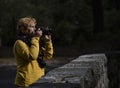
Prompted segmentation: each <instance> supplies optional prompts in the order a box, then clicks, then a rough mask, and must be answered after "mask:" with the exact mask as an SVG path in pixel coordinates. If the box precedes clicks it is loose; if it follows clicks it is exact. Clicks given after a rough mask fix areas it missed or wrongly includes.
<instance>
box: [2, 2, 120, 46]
mask: <svg viewBox="0 0 120 88" xmlns="http://www.w3.org/2000/svg"><path fill="white" fill-rule="evenodd" d="M93 1H94V0H0V30H1V31H0V37H1V39H2V45H3V46H13V43H14V41H15V37H16V24H17V21H18V19H19V18H21V17H25V16H32V17H35V18H36V20H37V25H38V26H49V27H51V28H52V29H53V33H52V37H53V42H54V45H56V46H57V45H58V46H64V45H79V44H80V43H81V42H84V41H111V40H114V39H119V36H120V30H119V29H120V26H119V24H120V3H118V2H119V0H103V2H102V8H100V9H103V16H104V18H103V19H104V22H103V23H104V25H103V31H102V32H99V30H98V32H97V33H95V32H94V21H93V18H94V15H93V8H92V3H93ZM96 4H98V3H96ZM96 6H97V5H96ZM96 13H97V12H96ZM100 19H101V18H100Z"/></svg>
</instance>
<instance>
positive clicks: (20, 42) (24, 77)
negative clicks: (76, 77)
mask: <svg viewBox="0 0 120 88" xmlns="http://www.w3.org/2000/svg"><path fill="white" fill-rule="evenodd" d="M35 26H36V20H35V19H34V18H32V17H25V18H21V19H20V20H19V22H18V25H17V30H18V38H17V40H16V42H15V44H14V47H13V52H14V56H15V59H16V63H17V74H16V79H15V85H17V86H18V87H21V88H26V87H29V86H30V85H31V84H33V83H35V82H36V81H37V80H38V79H39V78H41V77H42V76H43V75H44V68H41V67H40V66H39V64H38V61H37V58H38V55H39V52H40V51H43V53H44V56H43V59H51V58H52V56H53V45H52V40H51V36H50V35H44V44H45V47H44V50H42V49H43V47H42V48H40V47H41V45H40V44H39V41H40V40H41V37H43V35H42V31H41V30H40V28H39V30H37V31H35V30H36V28H35Z"/></svg>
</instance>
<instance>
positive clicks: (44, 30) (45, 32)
mask: <svg viewBox="0 0 120 88" xmlns="http://www.w3.org/2000/svg"><path fill="white" fill-rule="evenodd" d="M39 28H40V30H42V33H43V36H44V35H51V32H52V29H51V28H48V27H38V28H36V31H37V30H38V29H39Z"/></svg>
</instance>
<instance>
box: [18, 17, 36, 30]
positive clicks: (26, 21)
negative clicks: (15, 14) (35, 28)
mask: <svg viewBox="0 0 120 88" xmlns="http://www.w3.org/2000/svg"><path fill="white" fill-rule="evenodd" d="M32 23H34V24H36V20H35V18H33V17H24V18H20V19H19V21H18V24H17V30H18V32H22V31H25V30H27V27H28V26H30V25H31V24H32Z"/></svg>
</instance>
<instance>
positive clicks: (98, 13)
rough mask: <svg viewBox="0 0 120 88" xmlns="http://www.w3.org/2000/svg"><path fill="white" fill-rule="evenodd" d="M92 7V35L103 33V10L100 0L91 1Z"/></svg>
mask: <svg viewBox="0 0 120 88" xmlns="http://www.w3.org/2000/svg"><path fill="white" fill-rule="evenodd" d="M92 7H93V23H94V25H93V33H94V35H96V34H97V33H100V32H103V30H104V17H103V8H102V0H92Z"/></svg>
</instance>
